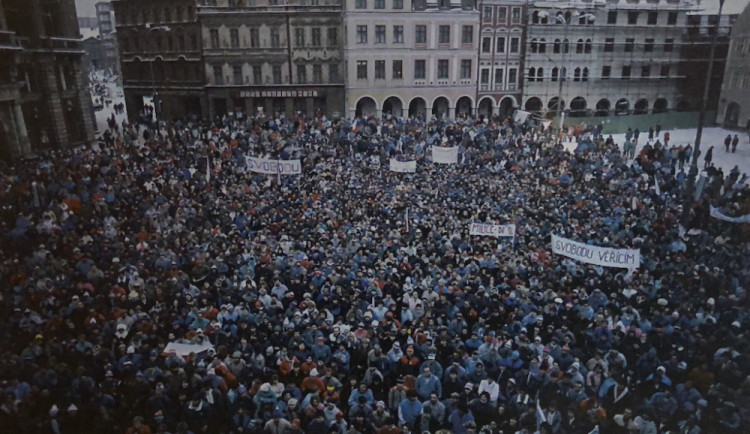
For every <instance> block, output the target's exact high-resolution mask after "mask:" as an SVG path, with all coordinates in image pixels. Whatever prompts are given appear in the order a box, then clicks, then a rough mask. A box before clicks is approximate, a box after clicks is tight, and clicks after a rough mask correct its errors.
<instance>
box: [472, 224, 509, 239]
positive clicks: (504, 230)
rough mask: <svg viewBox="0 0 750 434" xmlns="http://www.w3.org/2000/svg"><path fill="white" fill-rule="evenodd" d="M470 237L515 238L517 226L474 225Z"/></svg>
mask: <svg viewBox="0 0 750 434" xmlns="http://www.w3.org/2000/svg"><path fill="white" fill-rule="evenodd" d="M469 235H481V236H486V237H514V236H515V235H516V225H491V224H486V223H472V224H471V226H470V228H469Z"/></svg>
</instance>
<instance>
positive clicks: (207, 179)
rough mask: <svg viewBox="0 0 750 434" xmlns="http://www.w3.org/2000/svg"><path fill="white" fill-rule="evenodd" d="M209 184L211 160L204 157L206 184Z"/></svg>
mask: <svg viewBox="0 0 750 434" xmlns="http://www.w3.org/2000/svg"><path fill="white" fill-rule="evenodd" d="M209 182H211V159H210V158H209V157H206V183H209Z"/></svg>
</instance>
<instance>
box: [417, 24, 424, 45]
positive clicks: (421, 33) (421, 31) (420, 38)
mask: <svg viewBox="0 0 750 434" xmlns="http://www.w3.org/2000/svg"><path fill="white" fill-rule="evenodd" d="M414 41H415V42H416V43H417V44H426V43H427V26H425V25H423V24H420V25H417V26H416V27H415V28H414Z"/></svg>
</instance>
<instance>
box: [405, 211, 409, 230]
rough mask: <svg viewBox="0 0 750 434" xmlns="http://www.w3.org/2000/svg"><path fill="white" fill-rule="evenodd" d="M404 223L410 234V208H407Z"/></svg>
mask: <svg viewBox="0 0 750 434" xmlns="http://www.w3.org/2000/svg"><path fill="white" fill-rule="evenodd" d="M404 223H405V224H406V232H409V208H406V213H405V215H404Z"/></svg>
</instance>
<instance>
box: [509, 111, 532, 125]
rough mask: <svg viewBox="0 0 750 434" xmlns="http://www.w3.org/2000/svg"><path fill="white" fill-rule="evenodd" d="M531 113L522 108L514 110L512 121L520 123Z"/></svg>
mask: <svg viewBox="0 0 750 434" xmlns="http://www.w3.org/2000/svg"><path fill="white" fill-rule="evenodd" d="M530 115H531V113H529V112H527V111H524V110H516V113H515V114H514V115H513V122H515V123H517V124H522V123H524V122H526V119H528V118H529V116H530Z"/></svg>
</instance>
